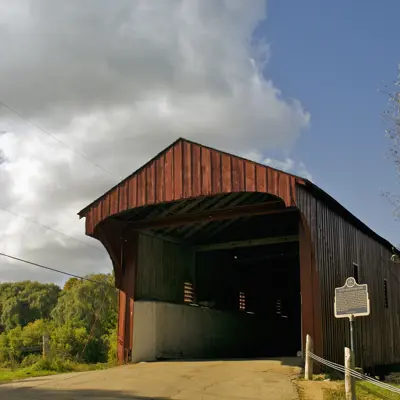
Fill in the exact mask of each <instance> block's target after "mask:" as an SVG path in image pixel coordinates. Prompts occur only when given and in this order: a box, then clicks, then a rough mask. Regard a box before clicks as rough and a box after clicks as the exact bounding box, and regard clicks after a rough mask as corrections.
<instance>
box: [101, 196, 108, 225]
mask: <svg viewBox="0 0 400 400" xmlns="http://www.w3.org/2000/svg"><path fill="white" fill-rule="evenodd" d="M109 215H110V196H108V195H107V196H105V197H104V198H103V200H101V219H102V220H103V219H106V218H107V217H108V216H109Z"/></svg>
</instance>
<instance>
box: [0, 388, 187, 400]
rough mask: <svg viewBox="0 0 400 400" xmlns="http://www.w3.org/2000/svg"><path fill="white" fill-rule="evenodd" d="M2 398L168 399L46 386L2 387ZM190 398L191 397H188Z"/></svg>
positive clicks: (0, 396)
mask: <svg viewBox="0 0 400 400" xmlns="http://www.w3.org/2000/svg"><path fill="white" fill-rule="evenodd" d="M0 399H4V400H26V399H32V400H42V399H43V400H44V399H46V400H49V399H57V400H72V399H73V400H81V399H82V400H88V399H99V400H114V399H126V400H151V399H152V400H168V398H167V397H143V396H141V395H137V396H136V395H135V394H132V393H127V392H123V391H118V390H97V389H90V390H89V389H68V390H65V389H61V390H56V389H44V388H15V389H13V388H7V389H5V390H2V388H1V387H0ZM188 400H189V399H188Z"/></svg>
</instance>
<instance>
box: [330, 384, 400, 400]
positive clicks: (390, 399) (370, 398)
mask: <svg viewBox="0 0 400 400" xmlns="http://www.w3.org/2000/svg"><path fill="white" fill-rule="evenodd" d="M391 385H392V386H395V387H400V385H393V384H391ZM356 388H357V389H356V390H357V400H382V399H383V400H395V399H396V400H399V398H400V395H398V394H397V393H393V392H390V391H388V390H386V389H382V388H380V387H377V386H375V385H373V384H372V383H369V382H357V386H356ZM324 399H325V400H345V399H346V397H345V394H344V384H342V385H341V387H340V388H339V389H326V390H325V391H324Z"/></svg>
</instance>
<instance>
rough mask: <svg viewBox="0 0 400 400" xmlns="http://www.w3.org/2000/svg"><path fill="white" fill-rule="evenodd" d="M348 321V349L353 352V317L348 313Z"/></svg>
mask: <svg viewBox="0 0 400 400" xmlns="http://www.w3.org/2000/svg"><path fill="white" fill-rule="evenodd" d="M349 321H350V349H351V351H352V352H353V353H354V330H353V323H354V317H353V315H350V317H349Z"/></svg>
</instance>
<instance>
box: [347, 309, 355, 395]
mask: <svg viewBox="0 0 400 400" xmlns="http://www.w3.org/2000/svg"><path fill="white" fill-rule="evenodd" d="M349 322H350V351H351V358H350V360H351V363H350V368H351V369H352V370H353V371H354V367H355V352H354V350H355V349H354V316H353V315H350V317H349ZM350 379H351V400H356V380H355V378H353V377H351V378H350Z"/></svg>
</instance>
